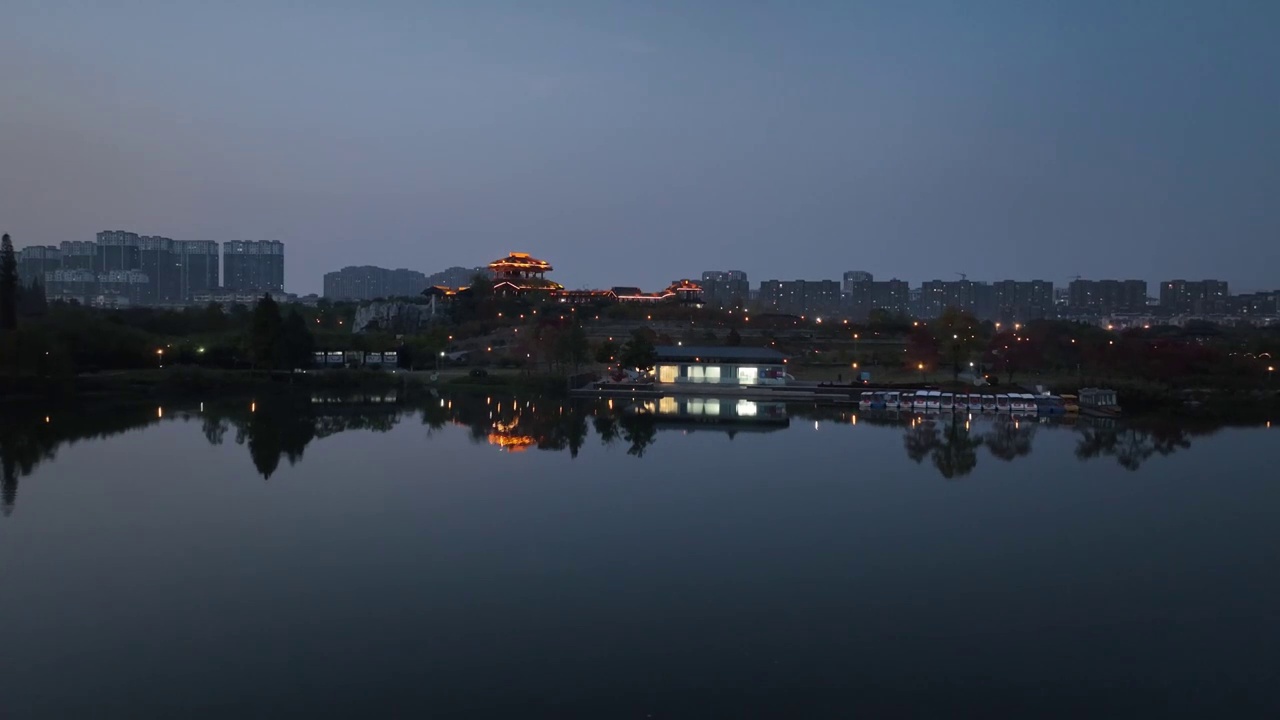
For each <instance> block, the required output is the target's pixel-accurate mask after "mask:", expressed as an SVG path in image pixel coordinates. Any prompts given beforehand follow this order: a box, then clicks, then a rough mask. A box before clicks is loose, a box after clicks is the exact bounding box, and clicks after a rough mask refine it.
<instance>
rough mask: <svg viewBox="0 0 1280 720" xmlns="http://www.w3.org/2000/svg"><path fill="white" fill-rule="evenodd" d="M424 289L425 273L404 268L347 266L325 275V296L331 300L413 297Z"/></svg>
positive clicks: (425, 286)
mask: <svg viewBox="0 0 1280 720" xmlns="http://www.w3.org/2000/svg"><path fill="white" fill-rule="evenodd" d="M426 288H427V276H426V275H424V274H422V273H420V272H418V271H417V270H406V269H405V268H397V269H395V270H388V269H387V268H380V267H375V266H373V265H360V266H347V267H344V268H342V269H341V270H335V271H333V272H330V273H325V275H324V296H325V297H326V298H328V299H330V300H374V299H376V298H390V297H413V296H416V295H419V294H421V293H422V291H423V290H425V289H426Z"/></svg>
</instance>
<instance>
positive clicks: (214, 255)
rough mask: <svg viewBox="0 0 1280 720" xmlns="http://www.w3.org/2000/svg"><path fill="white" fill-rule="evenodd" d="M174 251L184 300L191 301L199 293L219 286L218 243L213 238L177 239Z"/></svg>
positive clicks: (181, 294)
mask: <svg viewBox="0 0 1280 720" xmlns="http://www.w3.org/2000/svg"><path fill="white" fill-rule="evenodd" d="M174 252H175V255H176V256H177V261H178V294H179V296H180V297H181V298H182V301H183V302H191V299H192V298H193V297H195V296H196V295H197V294H204V293H209V292H212V291H213V290H215V289H216V288H217V287H218V243H216V242H214V241H212V240H177V241H175V242H174Z"/></svg>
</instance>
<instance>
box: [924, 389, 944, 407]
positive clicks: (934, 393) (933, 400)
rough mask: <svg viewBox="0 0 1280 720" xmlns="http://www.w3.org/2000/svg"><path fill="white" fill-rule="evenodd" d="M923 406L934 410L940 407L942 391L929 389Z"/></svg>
mask: <svg viewBox="0 0 1280 720" xmlns="http://www.w3.org/2000/svg"><path fill="white" fill-rule="evenodd" d="M925 408H926V409H928V410H935V411H937V410H941V409H942V391H941V390H930V391H929V398H928V403H927V404H926V405H925Z"/></svg>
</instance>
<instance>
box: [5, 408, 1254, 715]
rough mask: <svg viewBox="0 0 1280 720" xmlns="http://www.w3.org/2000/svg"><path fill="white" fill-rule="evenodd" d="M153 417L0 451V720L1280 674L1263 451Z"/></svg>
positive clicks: (748, 431) (788, 426)
mask: <svg viewBox="0 0 1280 720" xmlns="http://www.w3.org/2000/svg"><path fill="white" fill-rule="evenodd" d="M160 407H162V411H159V410H157V406H156V405H155V404H154V403H152V404H148V405H145V406H119V407H102V408H93V407H88V408H76V409H74V411H68V410H60V409H58V408H40V409H32V410H31V411H30V412H29V413H26V414H22V415H19V414H16V413H15V414H7V415H5V416H3V418H2V420H0V422H3V427H0V430H2V431H3V432H2V433H0V460H2V461H3V469H4V475H3V479H4V485H3V503H4V504H3V508H4V512H5V514H6V515H7V517H4V518H0V567H3V568H4V569H5V574H4V582H3V583H0V617H4V618H5V623H4V624H3V625H0V634H2V635H3V637H0V640H2V641H3V642H0V671H3V675H4V677H5V678H6V687H5V703H6V709H9V708H14V707H16V708H18V712H16V713H14V716H15V717H24V716H29V715H31V716H40V715H43V716H49V717H88V716H94V717H101V716H121V717H127V716H131V715H132V716H138V715H148V714H150V715H156V714H161V715H164V714H167V715H169V716H184V717H190V716H193V715H198V714H199V713H193V712H190V710H192V709H193V708H197V707H204V708H208V707H210V706H209V705H201V703H209V702H210V701H209V700H208V698H210V697H231V698H236V701H235V703H232V704H234V705H235V710H236V712H231V713H230V714H233V715H236V714H238V715H241V716H272V715H283V714H289V713H290V711H297V712H300V713H302V714H306V715H307V716H318V715H324V714H326V713H329V714H341V715H354V716H359V715H364V716H389V715H397V714H399V715H403V714H406V712H405V711H406V708H408V707H414V708H415V709H416V708H417V707H423V708H424V710H423V711H422V712H410V713H408V714H410V715H421V716H431V715H436V716H442V717H472V716H486V712H485V711H488V712H487V716H495V717H507V716H528V715H539V714H541V715H548V714H549V715H551V716H557V717H565V716H590V717H644V716H645V715H646V714H653V716H654V717H671V716H679V717H706V716H715V715H716V714H717V713H716V712H715V711H714V710H715V709H720V710H726V708H727V706H725V705H723V703H729V704H730V705H732V704H733V703H734V702H736V701H735V700H734V698H742V700H741V702H742V705H741V706H736V707H728V708H727V710H732V711H733V712H727V714H730V715H733V716H750V715H753V714H756V713H755V712H753V711H757V710H759V709H760V707H762V706H768V707H771V708H774V709H776V710H777V712H770V713H768V714H771V715H776V716H793V717H805V716H836V717H844V716H849V715H850V713H849V712H847V711H849V710H850V709H859V708H862V709H866V708H867V707H868V706H867V703H868V702H871V701H872V700H875V699H879V700H882V701H883V702H885V703H886V704H885V705H883V706H881V707H879V708H878V709H880V710H884V709H886V708H897V709H898V711H897V712H889V713H880V714H881V715H883V714H889V715H894V714H896V715H899V716H900V715H904V714H906V715H914V716H938V715H942V714H947V713H949V712H952V711H953V710H954V709H955V708H956V707H959V706H961V705H964V704H966V703H967V704H969V705H970V706H974V707H978V708H985V709H988V710H993V712H991V713H990V715H992V716H998V715H1002V714H1008V713H1000V712H999V711H998V710H999V709H1000V708H1002V707H1003V708H1009V709H1013V708H1014V707H1015V706H1016V707H1018V708H1021V709H1022V710H1023V711H1024V712H1022V713H1021V714H1022V715H1023V716H1029V715H1037V714H1044V713H1042V712H1036V711H1037V710H1046V709H1047V710H1049V711H1052V712H1056V713H1062V712H1067V711H1068V710H1069V711H1071V712H1068V714H1073V715H1076V716H1084V715H1088V714H1090V713H1089V712H1087V711H1089V710H1096V709H1097V708H1098V707H1099V703H1102V704H1103V705H1106V706H1107V707H1119V708H1132V707H1136V706H1137V705H1142V706H1144V707H1152V706H1157V705H1158V706H1162V707H1165V706H1168V703H1170V702H1175V701H1176V702H1177V703H1179V705H1178V707H1180V708H1196V709H1203V708H1205V707H1212V708H1213V710H1214V711H1216V712H1219V713H1222V714H1226V715H1231V716H1234V717H1244V716H1254V715H1256V714H1257V710H1259V709H1260V706H1259V704H1258V701H1259V699H1261V698H1263V697H1264V695H1263V694H1262V693H1263V691H1264V690H1265V689H1266V688H1269V687H1270V685H1268V683H1269V682H1270V673H1271V670H1270V669H1271V668H1274V667H1276V666H1277V664H1280V651H1278V650H1277V648H1276V646H1275V644H1274V643H1271V642H1269V641H1268V638H1270V637H1274V635H1275V632H1276V631H1277V630H1280V627H1277V624H1278V623H1277V620H1276V616H1275V613H1274V597H1275V595H1276V594H1277V593H1280V581H1278V579H1277V576H1276V574H1275V572H1274V568H1275V566H1276V563H1277V562H1280V550H1277V545H1276V543H1274V542H1273V539H1274V538H1273V535H1274V527H1275V513H1276V508H1277V507H1280V490H1277V484H1276V483H1275V482H1274V481H1273V480H1270V479H1269V477H1270V476H1269V475H1268V471H1269V470H1270V471H1272V472H1271V473H1270V475H1271V476H1273V475H1274V472H1273V471H1274V467H1275V465H1276V463H1277V462H1280V452H1278V451H1277V450H1276V449H1275V448H1276V447H1277V446H1276V445H1275V443H1274V442H1273V438H1271V436H1270V435H1269V433H1270V432H1272V431H1271V430H1269V429H1268V426H1267V424H1266V421H1265V420H1258V421H1256V422H1254V421H1251V422H1249V423H1245V424H1242V425H1241V426H1239V427H1223V426H1221V425H1216V424H1213V423H1196V422H1189V421H1177V422H1175V421H1172V420H1169V419H1156V420H1151V421H1138V420H1135V421H1127V422H1116V421H1113V420H1106V421H1093V420H1088V419H1084V418H1076V419H1071V418H1062V419H1058V418H1055V419H1050V418H1031V417H1014V416H1008V415H982V414H973V415H969V414H957V415H954V416H953V415H946V416H938V415H916V414H911V413H901V412H897V411H865V412H864V411H859V410H857V409H851V408H838V407H815V406H812V405H806V404H789V405H788V404H782V403H769V402H762V401H755V400H753V401H741V400H738V399H731V398H726V397H718V398H716V397H707V398H693V397H681V398H636V399H631V400H627V399H621V398H614V399H600V400H587V401H581V402H579V401H569V400H567V399H566V400H561V399H555V398H549V397H520V398H516V397H509V396H496V395H495V396H490V397H484V396H478V397H477V396H448V397H426V398H421V399H418V398H412V397H406V396H403V395H361V396H346V397H331V396H316V397H309V396H307V397H292V396H279V397H262V396H259V397H256V398H252V399H251V398H230V399H216V400H215V399H213V398H205V399H204V400H203V402H200V401H193V402H171V401H166V402H165V403H164V404H163V405H161V406H160ZM45 418H47V419H48V422H41V420H44V419H45ZM815 425H816V427H817V428H818V430H819V432H813V431H812V430H811V429H810V427H811V426H815ZM1033 450H1034V451H1035V452H1033ZM264 480H266V481H267V482H264ZM944 480H947V481H961V480H963V481H964V482H944ZM121 648H128V652H122V651H121ZM105 658H111V662H104V659H105ZM1224 678H1226V680H1224ZM1011 698H1012V700H1011ZM824 700H825V701H830V704H829V705H817V706H815V705H813V703H821V702H823V701H824ZM152 701H154V702H152ZM1108 702H1109V703H1110V704H1108ZM1250 702H1253V703H1254V704H1252V705H1251V704H1249V703H1250ZM415 703H420V704H415ZM545 703H550V705H547V704H545ZM717 703H721V704H719V705H717ZM957 703H959V705H957ZM1002 703H1004V705H1002ZM1009 703H1012V705H1010V704H1009ZM1153 703H1154V705H1153ZM1197 703H1199V705H1197ZM872 704H874V703H872ZM217 707H220V708H221V709H222V710H223V711H224V712H222V713H218V712H213V711H206V714H209V715H218V714H222V715H226V714H228V713H227V712H225V711H226V710H227V708H228V707H230V705H226V704H223V705H221V706H217ZM148 708H160V709H161V710H157V711H156V712H147V710H148ZM904 708H905V709H904ZM215 709H216V708H215ZM286 709H287V711H286ZM27 710H30V712H24V711H27ZM40 710H43V711H42V712H40ZM1224 710H1226V711H1227V712H1225V713H1223V712H1222V711H1224ZM164 711H167V712H164ZM544 711H545V712H544ZM807 711H808V712H807ZM295 714H296V713H295ZM720 714H721V715H724V714H726V713H723V712H722V713H720ZM1014 714H1018V713H1014ZM1093 714H1094V715H1095V716H1096V715H1099V714H1101V715H1107V714H1113V713H1107V712H1101V713H1098V712H1095V713H1093ZM1121 714H1123V713H1121ZM870 716H877V714H876V713H871V714H870Z"/></svg>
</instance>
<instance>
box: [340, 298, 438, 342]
mask: <svg viewBox="0 0 1280 720" xmlns="http://www.w3.org/2000/svg"><path fill="white" fill-rule="evenodd" d="M431 320H432V317H431V306H429V305H417V304H414V303H407V302H397V301H394V300H392V301H388V302H373V303H369V304H368V305H362V306H360V307H359V308H357V309H356V317H355V321H354V322H353V325H354V327H352V331H353V332H357V333H366V332H385V333H393V334H396V335H410V334H413V333H416V332H419V331H420V330H422V329H423V328H424V327H426V326H427V324H428V323H430V322H431Z"/></svg>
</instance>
